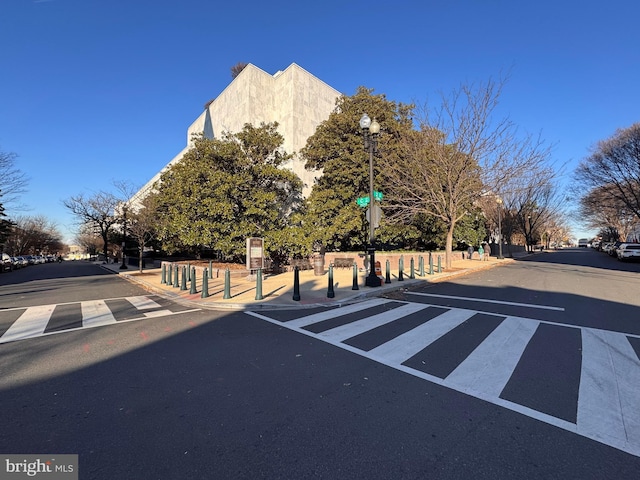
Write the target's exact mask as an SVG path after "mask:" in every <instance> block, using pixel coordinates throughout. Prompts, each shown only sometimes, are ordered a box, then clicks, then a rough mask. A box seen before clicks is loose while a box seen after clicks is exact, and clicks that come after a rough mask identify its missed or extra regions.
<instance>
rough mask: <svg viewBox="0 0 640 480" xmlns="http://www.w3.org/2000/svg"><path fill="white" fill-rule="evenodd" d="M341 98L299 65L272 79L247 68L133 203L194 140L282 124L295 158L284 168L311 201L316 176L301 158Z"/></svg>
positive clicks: (286, 143) (287, 148) (209, 107)
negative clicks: (298, 183)
mask: <svg viewBox="0 0 640 480" xmlns="http://www.w3.org/2000/svg"><path fill="white" fill-rule="evenodd" d="M339 96H340V92H338V91H337V90H335V89H334V88H332V87H330V86H329V85H327V84H326V83H324V82H323V81H322V80H320V79H318V78H316V77H314V76H313V75H311V74H310V73H309V72H307V71H306V70H304V69H303V68H301V67H299V66H298V65H296V64H295V63H292V64H291V65H289V66H288V67H287V68H286V69H285V70H284V71H278V72H276V73H275V74H274V75H270V74H268V73H266V72H264V71H263V70H261V69H259V68H258V67H256V66H255V65H252V64H248V65H247V66H246V67H245V68H244V69H243V70H242V71H241V72H240V74H238V76H237V77H236V78H234V79H233V81H232V82H231V83H230V84H229V85H228V86H227V87H226V88H225V89H224V90H223V91H222V93H221V94H220V95H218V97H217V98H215V99H214V100H212V101H211V102H209V103H208V104H207V105H206V107H205V110H204V111H203V112H202V113H201V114H200V116H198V118H196V119H195V121H194V122H193V123H192V124H191V125H190V126H189V128H188V129H187V144H186V146H185V148H184V149H183V150H182V151H180V152H179V153H178V154H177V155H176V156H175V157H174V158H173V160H171V161H170V162H169V163H168V164H167V165H166V166H165V167H164V168H163V169H162V170H161V171H160V172H158V173H157V174H156V175H155V176H154V177H153V178H152V179H151V180H149V182H147V184H146V185H145V186H144V187H142V188H141V189H140V191H139V192H138V193H136V195H134V197H133V198H132V201H133V202H134V203H135V201H136V200H138V199H140V198H144V197H145V196H146V195H147V193H148V192H149V191H150V190H151V188H152V187H153V184H154V183H155V182H156V181H158V180H160V177H161V175H162V173H164V172H165V171H166V170H167V169H168V168H169V167H171V166H172V165H173V164H174V163H176V162H179V161H180V160H181V159H182V157H183V156H184V155H185V153H187V151H188V150H189V149H190V148H191V147H192V146H193V135H194V134H203V135H204V136H205V137H206V138H220V136H221V134H222V133H223V132H231V133H238V132H240V131H241V130H242V128H243V127H244V125H245V124H246V123H250V124H252V125H254V126H256V127H257V126H259V125H260V123H261V122H265V123H269V122H278V124H279V126H278V132H279V133H280V134H281V135H282V136H283V137H284V144H283V148H284V150H285V151H286V152H287V153H290V154H294V158H293V159H292V160H291V161H290V162H288V163H287V164H286V165H285V168H288V169H290V170H292V171H293V172H294V173H295V174H296V175H298V177H300V179H301V180H302V182H303V192H302V193H303V196H305V197H306V196H308V195H309V193H310V192H311V188H312V187H313V183H314V181H315V179H316V178H317V176H318V173H317V172H308V171H306V170H305V168H304V162H303V161H302V160H301V159H300V158H299V157H298V153H297V152H299V151H300V149H301V148H302V147H304V146H305V144H306V142H307V139H308V138H309V137H310V136H311V135H312V134H313V133H314V132H315V130H316V127H317V126H318V125H319V124H320V123H321V122H323V121H324V120H326V119H327V118H328V117H329V114H330V113H331V112H332V111H333V110H334V108H335V104H336V99H337V98H338V97H339Z"/></svg>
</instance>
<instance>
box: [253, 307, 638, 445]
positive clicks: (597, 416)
mask: <svg viewBox="0 0 640 480" xmlns="http://www.w3.org/2000/svg"><path fill="white" fill-rule="evenodd" d="M378 304H379V303H378ZM360 305H363V304H360ZM419 305H420V306H423V307H438V308H442V307H440V306H438V305H429V304H419ZM371 306H372V305H371V304H370V303H369V304H368V305H366V307H363V308H370V307H371ZM416 308H417V307H416ZM358 310H362V308H359V309H353V306H349V307H343V308H338V309H331V310H327V311H325V312H323V313H321V314H314V315H309V316H307V317H303V318H301V319H298V320H292V321H289V322H281V321H278V320H275V319H272V318H269V317H268V316H265V315H262V314H259V313H256V312H246V313H247V314H249V315H251V316H254V317H257V318H261V319H263V320H266V321H268V322H271V323H273V324H276V325H285V326H286V327H293V329H294V330H296V331H298V332H300V333H302V334H304V335H309V336H311V337H313V338H319V339H322V340H323V341H326V342H327V343H330V344H332V345H335V346H336V347H339V348H342V349H344V350H348V351H350V352H352V353H354V354H357V355H361V356H364V357H366V358H369V359H371V360H373V361H376V362H379V363H381V364H383V365H387V366H388V367H391V368H394V369H396V370H399V371H402V372H405V373H408V374H410V375H414V376H416V377H419V378H422V379H424V380H427V381H429V382H432V383H435V384H438V385H442V386H444V387H448V388H451V389H454V390H456V391H458V392H461V393H464V394H467V395H471V396H473V397H475V398H479V399H482V400H484V401H487V402H490V403H492V404H494V405H498V406H501V407H503V408H507V409H509V410H512V411H514V412H518V413H521V414H523V415H526V416H528V417H531V418H534V419H537V420H539V421H542V422H545V423H548V424H550V425H555V426H556V427H559V428H562V429H564V430H566V431H568V432H572V433H576V434H579V435H582V436H584V437H586V438H590V439H592V440H595V441H597V442H600V443H603V444H605V445H609V446H611V447H613V448H617V449H619V450H621V451H624V452H627V453H630V454H632V455H635V456H637V457H640V408H638V406H637V405H638V402H637V397H638V392H640V360H639V359H638V355H637V354H636V352H635V350H634V349H633V347H632V346H631V343H630V341H629V338H631V337H633V338H637V335H633V334H624V333H619V332H610V331H607V330H600V329H593V328H586V327H581V326H576V325H567V324H558V323H557V322H549V321H545V320H537V319H532V318H524V317H516V316H506V317H505V318H504V320H503V321H502V322H501V323H500V325H498V326H497V327H496V328H495V329H494V330H493V331H492V332H491V333H490V334H489V335H487V337H486V338H485V339H484V340H483V341H482V342H481V343H480V344H479V345H478V346H477V347H476V348H475V349H474V350H473V351H472V352H471V353H470V354H469V355H468V356H467V357H466V358H465V359H464V360H462V361H461V362H460V364H459V365H458V366H457V367H456V368H455V369H454V370H453V371H452V372H451V373H450V374H449V375H448V376H447V377H446V378H444V379H442V378H439V377H437V376H434V375H432V374H430V373H427V372H424V371H422V370H420V369H416V368H414V367H412V366H410V365H408V362H407V361H408V360H409V359H410V358H412V357H414V356H415V355H416V354H418V353H420V352H421V350H423V349H424V348H426V347H428V346H429V345H431V344H432V343H433V342H435V341H436V340H438V339H439V338H440V337H442V336H443V335H445V334H447V333H448V332H450V331H451V330H453V329H454V328H456V327H457V326H459V325H460V324H462V323H463V322H465V321H466V320H468V319H470V318H471V317H473V316H474V315H476V314H478V313H479V312H477V311H475V310H467V309H458V308H451V309H450V310H448V311H447V312H445V313H443V314H440V315H438V316H436V317H434V318H432V319H431V320H428V321H425V323H422V324H421V325H419V326H418V327H415V328H413V329H412V330H409V331H407V332H405V333H403V334H401V335H398V336H396V337H395V338H393V339H392V340H389V341H387V342H385V343H383V344H381V345H379V346H377V347H375V348H373V349H371V350H369V351H363V350H361V349H359V348H357V347H355V346H353V345H349V344H348V343H342V342H343V341H345V340H348V339H350V338H353V337H354V336H357V335H359V334H361V333H365V332H367V331H370V330H372V329H374V328H377V327H378V326H382V325H386V324H389V323H391V322H393V321H396V320H400V319H401V318H402V317H404V316H406V315H410V314H411V313H409V312H415V310H413V309H407V308H406V305H404V306H400V307H396V308H394V309H391V310H389V311H388V312H382V313H378V314H374V315H371V316H370V317H367V318H363V319H359V320H356V321H354V322H351V323H347V324H344V325H341V326H338V327H335V328H332V329H330V330H326V331H324V332H319V333H314V332H310V331H308V330H307V329H304V328H301V327H302V326H308V325H311V324H313V323H315V322H321V321H325V320H330V319H332V318H335V317H339V316H342V315H345V314H347V313H349V312H351V311H358ZM417 311H421V310H420V309H418V310H417ZM423 315H424V314H423ZM540 325H554V326H561V327H570V328H575V329H577V330H579V331H580V332H582V334H581V335H582V363H581V367H580V368H581V370H580V372H579V375H580V385H579V389H578V391H577V393H578V398H577V403H578V405H577V418H576V420H575V423H574V422H573V421H567V420H565V419H563V418H558V417H556V416H553V415H550V414H548V413H544V412H542V411H538V410H536V409H535V408H531V407H529V406H526V405H521V404H520V403H517V402H515V401H513V400H509V399H505V398H502V397H501V396H500V395H502V392H503V390H504V388H505V386H506V385H507V384H508V383H509V381H510V380H511V377H512V376H513V374H514V372H515V371H516V370H517V367H518V365H519V364H520V363H521V361H522V355H523V354H524V352H525V351H526V350H527V348H531V345H530V343H531V340H532V339H533V338H534V335H536V332H538V333H539V331H538V327H539V326H540ZM576 373H577V372H576ZM550 393H552V392H548V391H541V392H540V393H539V394H540V395H549V394H550Z"/></svg>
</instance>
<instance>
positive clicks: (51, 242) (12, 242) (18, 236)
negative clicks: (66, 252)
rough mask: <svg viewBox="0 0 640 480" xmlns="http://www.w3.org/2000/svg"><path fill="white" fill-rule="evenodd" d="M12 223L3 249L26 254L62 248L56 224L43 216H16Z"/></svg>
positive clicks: (54, 250)
mask: <svg viewBox="0 0 640 480" xmlns="http://www.w3.org/2000/svg"><path fill="white" fill-rule="evenodd" d="M13 223H14V225H13V228H12V230H11V233H10V235H9V236H8V238H7V241H6V242H5V251H8V252H11V253H12V254H13V255H28V254H41V253H45V254H46V253H56V252H60V251H62V250H63V249H64V244H63V242H62V240H61V238H62V236H61V234H60V232H59V230H58V228H57V226H56V225H55V223H53V222H51V221H50V220H49V219H47V218H46V217H45V216H43V215H37V216H18V217H16V218H14V219H13Z"/></svg>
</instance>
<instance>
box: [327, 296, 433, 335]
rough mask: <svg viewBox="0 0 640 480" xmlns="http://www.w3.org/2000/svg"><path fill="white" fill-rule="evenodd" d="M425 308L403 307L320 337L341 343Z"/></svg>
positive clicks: (421, 306)
mask: <svg viewBox="0 0 640 480" xmlns="http://www.w3.org/2000/svg"><path fill="white" fill-rule="evenodd" d="M425 308H428V305H421V304H416V303H410V304H407V305H402V306H400V307H398V308H394V309H393V310H389V311H386V312H382V313H379V314H377V315H372V316H371V317H367V318H363V319H361V320H357V321H355V322H351V323H348V324H346V325H341V326H339V327H335V328H332V329H331V330H327V331H324V332H322V333H320V334H319V335H320V336H321V337H323V338H326V339H329V340H333V341H336V342H341V341H343V340H346V339H348V338H351V337H355V336H356V335H359V334H361V333H364V332H367V331H369V330H372V329H374V328H376V327H379V326H381V325H385V324H387V323H390V322H393V321H395V320H398V319H399V318H402V317H405V316H407V315H411V314H412V313H416V312H419V311H420V310H424V309H425Z"/></svg>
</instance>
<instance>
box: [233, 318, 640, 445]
mask: <svg viewBox="0 0 640 480" xmlns="http://www.w3.org/2000/svg"><path fill="white" fill-rule="evenodd" d="M245 313H246V314H247V315H250V316H252V317H255V318H260V319H262V320H265V321H267V322H269V323H272V324H274V325H277V326H280V327H282V326H285V327H288V326H289V323H290V322H287V323H282V322H281V321H279V320H274V319H272V318H269V317H267V316H265V315H262V314H260V313H257V312H245ZM524 320H531V321H534V322H535V321H537V320H534V319H526V318H525V319H524ZM432 321H433V320H430V321H429V322H427V323H430V322H432ZM540 323H546V322H540ZM291 330H294V331H296V332H298V333H301V334H303V335H306V336H308V337H311V338H318V337H319V336H318V335H317V334H316V333H313V332H310V331H308V330H304V329H302V328H291ZM325 341H326V342H327V343H328V344H331V345H333V346H335V347H338V348H341V349H343V350H347V351H349V352H351V353H355V354H356V355H360V356H362V357H365V358H369V359H370V360H373V361H375V362H378V363H381V364H383V365H386V366H388V367H390V368H393V369H395V370H398V371H401V372H404V373H407V374H409V375H413V376H415V377H418V378H422V379H423V380H427V381H428V382H431V383H434V384H436V385H443V386H447V387H449V388H451V389H453V390H456V391H459V392H461V393H464V394H467V395H471V396H473V397H475V398H479V399H480V400H484V401H486V402H488V403H492V404H494V405H498V406H500V407H503V408H506V409H509V410H511V411H513V412H517V413H520V414H522V415H525V416H527V417H530V418H533V419H536V420H539V421H541V422H545V423H547V424H549V425H554V426H556V427H558V428H562V429H563V430H566V431H568V432H571V433H577V434H580V435H582V436H584V437H586V438H590V439H591V440H594V441H596V442H599V443H602V444H604V445H609V446H611V447H613V448H617V449H618V450H621V451H623V452H627V453H629V454H631V455H634V456H636V457H640V445H638V444H636V443H631V442H628V441H626V440H625V441H622V440H620V439H614V438H609V439H603V438H602V436H600V435H597V434H594V433H590V432H586V431H584V430H583V431H578V428H577V426H576V424H574V423H571V422H567V421H566V420H562V419H560V418H557V417H554V416H551V415H548V414H546V413H542V412H539V411H537V410H534V409H532V408H529V407H525V406H524V405H520V404H517V403H513V402H511V401H509V400H505V399H503V398H500V397H495V396H493V395H489V394H486V393H482V392H473V393H469V392H467V391H464V390H461V389H458V388H457V387H456V386H455V385H445V381H444V380H443V379H441V378H438V377H436V376H434V375H430V374H428V373H425V372H421V371H420V370H415V369H413V368H411V367H407V366H406V365H402V364H400V363H397V361H395V360H394V361H389V360H387V359H385V358H381V357H379V356H374V355H372V352H373V350H371V351H369V352H363V351H362V350H360V349H358V348H356V347H352V346H351V345H347V344H345V343H341V342H334V341H332V340H329V339H327V340H325ZM374 350H375V349H374ZM636 385H638V384H636Z"/></svg>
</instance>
